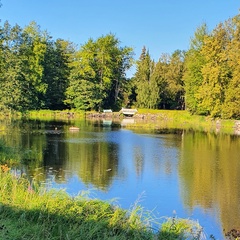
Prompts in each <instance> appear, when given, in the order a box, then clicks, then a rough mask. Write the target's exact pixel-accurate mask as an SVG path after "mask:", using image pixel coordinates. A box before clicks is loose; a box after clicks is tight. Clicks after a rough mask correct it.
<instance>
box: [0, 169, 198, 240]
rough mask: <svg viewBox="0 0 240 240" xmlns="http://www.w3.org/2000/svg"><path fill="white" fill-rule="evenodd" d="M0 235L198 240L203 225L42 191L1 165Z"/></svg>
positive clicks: (40, 237) (12, 236) (9, 236)
mask: <svg viewBox="0 0 240 240" xmlns="http://www.w3.org/2000/svg"><path fill="white" fill-rule="evenodd" d="M0 179H1V181H0V239H39V240H41V239H44V240H53V239H56V240H57V239H58V240H59V239H84V240H88V239H121V240H122V239H136V240H139V239H148V240H149V239H165V240H167V239H180V237H182V238H181V239H187V238H188V237H189V236H192V237H194V236H195V237H197V238H194V239H202V238H201V237H202V235H203V230H202V228H201V227H200V225H199V224H198V223H197V222H194V221H190V220H188V219H177V218H170V219H167V220H166V221H165V222H164V223H163V224H162V225H161V227H160V225H159V230H156V229H155V230H153V229H152V228H151V222H152V221H156V219H153V218H152V217H151V216H150V214H149V213H148V214H146V212H143V210H142V209H141V208H140V207H139V206H137V205H135V206H134V207H133V208H132V209H131V210H129V211H127V210H123V209H121V208H120V207H118V206H116V205H113V204H111V203H110V202H103V201H100V200H98V199H89V198H87V197H86V196H84V195H78V196H76V197H70V196H69V195H67V194H66V192H65V191H63V190H58V191H57V190H47V189H44V188H41V187H40V186H39V185H36V184H34V182H31V183H30V182H29V181H28V180H27V179H26V178H25V177H24V176H16V175H13V174H12V173H11V170H10V169H9V168H8V166H7V165H1V168H0Z"/></svg>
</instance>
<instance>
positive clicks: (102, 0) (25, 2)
mask: <svg viewBox="0 0 240 240" xmlns="http://www.w3.org/2000/svg"><path fill="white" fill-rule="evenodd" d="M0 1H1V3H2V7H1V8H0V19H1V21H2V23H3V22H4V21H5V20H8V21H9V22H10V24H11V25H15V24H16V23H17V24H18V25H20V26H21V27H24V26H26V25H28V24H29V23H30V22H31V21H36V22H37V23H38V24H39V25H40V27H41V30H47V31H48V32H49V34H50V35H51V36H53V38H54V39H57V38H62V39H65V40H70V41H72V42H74V43H75V44H78V45H82V44H84V43H85V42H86V41H87V40H88V39H89V38H90V37H91V38H93V39H97V38H98V37H100V36H102V35H105V34H108V33H110V32H111V33H113V34H115V35H116V37H117V38H118V39H119V40H120V41H121V45H122V46H131V47H133V49H134V52H135V58H136V59H138V58H139V55H140V53H141V49H142V47H143V46H144V45H145V46H146V47H147V49H149V52H150V55H151V57H152V58H153V59H154V60H156V61H157V60H158V59H159V57H160V56H161V54H162V53H169V54H171V53H172V52H174V51H175V50H177V49H180V50H187V49H188V47H189V42H190V38H191V37H192V36H193V35H194V32H195V30H196V28H197V27H199V26H200V25H201V24H202V23H204V22H205V23H207V25H208V27H209V29H210V30H212V29H213V28H214V27H215V26H216V25H217V24H218V23H220V22H223V21H225V20H227V19H228V18H230V17H233V16H235V15H237V14H238V13H239V9H240V1H239V0H181V1H180V0H68V1H66V0H41V1H39V0H0Z"/></svg>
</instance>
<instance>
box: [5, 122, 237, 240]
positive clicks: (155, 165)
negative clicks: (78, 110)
mask: <svg viewBox="0 0 240 240" xmlns="http://www.w3.org/2000/svg"><path fill="white" fill-rule="evenodd" d="M72 125H74V126H76V127H78V128H79V129H77V128H76V129H73V130H70V127H71V126H72ZM0 126H2V131H1V132H0V136H1V138H2V139H4V141H5V142H6V143H7V145H9V146H14V147H15V148H16V149H22V150H24V151H23V152H24V154H23V155H22V158H23V159H24V162H25V164H24V165H23V166H21V167H19V168H17V169H15V171H16V173H19V172H21V173H24V174H27V176H29V178H31V179H32V178H34V179H35V180H36V181H39V182H41V183H42V184H46V186H48V187H49V186H50V187H54V188H64V189H66V191H67V192H68V193H69V194H71V195H73V196H75V195H77V194H79V193H80V192H82V191H87V192H88V191H89V196H90V197H93V198H99V199H102V200H109V201H113V203H114V204H117V205H119V206H121V207H122V208H125V209H131V208H132V207H133V206H134V204H136V203H137V204H139V205H141V206H142V207H143V209H144V210H146V211H148V210H149V211H151V212H152V213H151V214H153V215H154V216H155V218H157V219H158V221H159V222H161V221H163V218H162V217H164V216H165V217H173V216H175V214H176V215H177V217H180V218H190V219H193V220H197V221H198V222H199V223H200V225H201V226H202V227H203V228H204V232H205V233H206V234H207V236H210V235H211V234H212V235H213V236H214V237H215V239H224V230H225V231H226V232H227V231H230V230H231V229H232V228H239V226H240V187H239V184H240V174H239V173H240V153H239V150H240V137H239V136H234V135H226V134H220V133H218V134H217V133H205V132H200V131H198V132H197V131H192V130H181V129H172V130H168V129H163V130H161V131H158V132H157V133H156V132H154V131H146V130H137V131H131V130H127V129H126V128H124V127H123V126H121V125H120V124H113V123H112V122H90V121H86V120H82V121H39V120H34V121H33V120H32V121H27V120H26V121H17V120H16V121H9V122H5V121H4V122H1V124H0ZM32 159H35V160H34V161H31V160H32Z"/></svg>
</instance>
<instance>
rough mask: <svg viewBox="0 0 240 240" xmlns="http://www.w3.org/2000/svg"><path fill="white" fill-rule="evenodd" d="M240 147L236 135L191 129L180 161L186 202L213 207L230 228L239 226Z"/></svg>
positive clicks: (182, 190) (183, 142)
mask: <svg viewBox="0 0 240 240" xmlns="http://www.w3.org/2000/svg"><path fill="white" fill-rule="evenodd" d="M239 149H240V141H239V138H237V137H234V136H230V135H214V134H206V133H200V132H195V133H194V132H192V133H188V134H185V135H184V138H183V141H182V150H181V158H180V161H179V174H180V179H181V195H182V198H183V200H184V203H185V205H186V206H187V207H189V208H190V209H194V208H195V207H196V206H201V207H202V208H203V209H205V211H209V210H211V212H212V214H213V215H218V217H219V219H221V222H222V228H223V229H226V230H227V231H229V230H231V229H232V228H238V227H239V226H240V217H239V216H240V208H239V206H240V188H239V183H240V174H239V172H240V153H239Z"/></svg>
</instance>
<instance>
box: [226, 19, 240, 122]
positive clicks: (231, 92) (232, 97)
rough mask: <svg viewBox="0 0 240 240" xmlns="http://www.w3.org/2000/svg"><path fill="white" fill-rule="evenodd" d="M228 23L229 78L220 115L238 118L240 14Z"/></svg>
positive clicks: (239, 112) (239, 97)
mask: <svg viewBox="0 0 240 240" xmlns="http://www.w3.org/2000/svg"><path fill="white" fill-rule="evenodd" d="M229 25H230V26H231V29H230V30H231V37H230V39H231V41H230V42H229V45H228V48H227V51H228V52H227V57H228V64H229V67H230V68H231V78H230V79H229V83H228V85H227V86H226V88H225V99H224V103H223V106H222V117H223V118H235V119H240V107H239V106H240V94H239V93H240V78H239V76H240V52H239V49H240V42H239V39H240V15H237V16H235V17H234V18H233V19H232V21H231V22H230V23H229Z"/></svg>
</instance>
